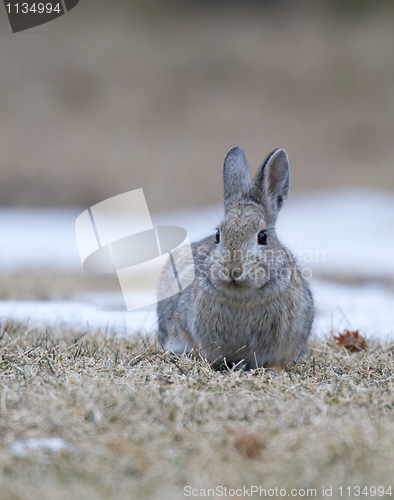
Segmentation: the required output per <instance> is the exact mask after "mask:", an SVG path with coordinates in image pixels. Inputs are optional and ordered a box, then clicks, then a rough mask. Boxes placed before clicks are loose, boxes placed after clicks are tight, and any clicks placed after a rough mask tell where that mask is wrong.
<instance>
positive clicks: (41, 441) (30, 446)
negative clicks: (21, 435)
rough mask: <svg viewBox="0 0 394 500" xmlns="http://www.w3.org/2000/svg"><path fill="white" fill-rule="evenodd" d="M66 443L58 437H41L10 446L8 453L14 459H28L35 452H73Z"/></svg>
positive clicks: (23, 440) (22, 440)
mask: <svg viewBox="0 0 394 500" xmlns="http://www.w3.org/2000/svg"><path fill="white" fill-rule="evenodd" d="M73 449H74V448H73V446H71V445H70V444H69V443H67V441H65V440H64V439H62V438H59V437H41V438H30V439H21V440H19V441H14V442H13V443H11V445H10V452H11V454H12V455H14V456H15V457H19V458H29V457H30V456H32V455H34V454H36V453H37V452H41V453H43V452H52V453H60V452H62V451H65V450H73Z"/></svg>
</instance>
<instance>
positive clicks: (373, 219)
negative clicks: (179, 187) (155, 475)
mask: <svg viewBox="0 0 394 500" xmlns="http://www.w3.org/2000/svg"><path fill="white" fill-rule="evenodd" d="M82 212H83V209H82V208H80V209H79V208H72V209H58V208H57V209H41V208H40V209H37V208H31V209H11V208H1V209H0V234H1V237H2V245H1V251H0V270H1V271H3V272H4V271H9V272H12V271H18V270H23V269H30V270H33V269H40V268H41V269H45V268H52V269H59V270H60V269H62V270H69V269H74V270H81V269H82V266H81V261H80V258H79V254H78V247H77V243H76V237H75V219H76V218H77V216H78V215H79V214H80V213H82ZM222 217H223V209H222V207H220V206H206V207H199V208H195V209H187V210H177V211H172V212H166V213H161V214H152V220H153V222H154V224H155V225H156V226H157V225H174V226H177V225H178V226H181V227H184V228H185V229H186V230H187V231H188V233H189V237H190V240H191V241H198V240H199V239H200V238H203V237H205V236H208V235H210V234H214V232H215V228H216V227H217V225H218V224H219V222H220V221H221V219H222ZM393 223H394V194H392V193H389V192H385V191H378V190H370V189H361V188H346V189H341V190H332V191H321V192H306V193H304V194H301V193H298V194H296V195H294V196H293V197H290V199H289V200H288V201H287V202H286V203H285V205H284V208H283V210H282V211H281V213H280V214H279V219H278V228H277V232H278V235H279V237H280V239H281V240H282V241H283V242H284V243H285V244H286V245H288V246H289V248H290V249H291V250H292V251H293V252H294V253H295V255H296V257H298V258H299V260H301V262H303V264H304V265H306V266H308V267H310V268H311V269H312V271H316V272H318V273H320V274H323V275H324V276H328V275H333V276H337V275H340V274H346V275H352V276H357V277H360V278H367V279H369V278H385V279H386V278H389V279H394V259H393V255H394V231H392V230H391V228H392V226H393ZM311 259H312V260H311Z"/></svg>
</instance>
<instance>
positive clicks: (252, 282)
mask: <svg viewBox="0 0 394 500" xmlns="http://www.w3.org/2000/svg"><path fill="white" fill-rule="evenodd" d="M223 178H224V199H225V208H226V214H225V218H224V220H223V221H222V222H221V223H220V225H219V231H220V242H219V243H218V244H217V243H215V234H213V235H212V236H209V237H207V238H205V239H204V240H202V241H199V242H197V243H194V244H193V245H192V250H193V257H194V262H195V268H196V278H195V279H194V281H193V283H192V284H191V285H190V286H188V287H187V288H186V289H184V290H182V291H181V292H180V293H178V294H177V295H175V296H172V297H170V298H168V299H165V300H162V301H161V302H159V304H158V315H159V331H158V336H159V340H160V342H161V344H162V345H163V347H164V348H165V349H171V350H173V351H174V352H179V353H182V352H185V351H186V352H188V351H190V350H192V349H193V348H197V349H199V350H200V351H201V352H202V354H204V355H205V356H206V357H207V358H208V360H209V361H210V362H211V363H212V364H213V366H218V365H219V364H220V363H222V362H223V361H224V360H226V362H227V364H228V365H229V366H231V364H232V363H238V362H242V360H243V362H244V363H246V365H247V367H249V368H256V365H257V366H258V367H261V366H266V367H284V366H285V365H286V364H287V363H288V362H289V361H291V360H296V359H297V358H298V356H299V355H300V354H301V353H302V351H303V350H304V349H305V347H306V344H307V341H308V337H309V335H310V332H311V326H312V321H313V314H314V307H313V299H312V294H311V292H310V289H309V287H308V284H307V283H306V281H305V280H304V279H303V277H302V275H301V273H300V271H299V269H298V267H297V265H296V263H295V260H294V257H293V256H292V255H291V254H290V252H289V251H288V250H287V249H286V248H285V247H284V246H283V245H282V244H281V243H280V242H279V240H278V238H277V235H276V232H275V222H276V218H277V214H278V211H279V210H280V208H281V206H282V204H283V202H284V200H285V199H286V197H287V195H288V191H289V186H290V168H289V163H288V158H287V153H286V151H284V150H283V149H278V150H276V151H274V152H273V153H271V155H269V156H268V157H267V159H266V160H265V162H264V163H263V164H262V165H261V167H260V169H259V170H258V172H257V174H256V177H255V179H254V180H253V182H252V184H250V180H249V168H248V164H247V162H246V158H245V155H244V152H243V150H242V149H241V148H238V147H236V148H232V149H231V150H230V152H229V153H228V154H227V156H226V159H225V162H224V166H223ZM262 230H266V233H267V237H268V238H267V245H259V244H258V234H259V232H260V231H262ZM171 272H172V268H171V264H170V263H167V266H166V267H165V269H164V271H163V274H162V276H161V280H160V284H159V295H160V293H163V292H165V289H166V287H167V286H168V285H167V283H169V276H170V273H171Z"/></svg>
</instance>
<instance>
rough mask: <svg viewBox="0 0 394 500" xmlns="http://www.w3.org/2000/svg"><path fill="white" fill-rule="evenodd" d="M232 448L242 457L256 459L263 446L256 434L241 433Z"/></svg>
mask: <svg viewBox="0 0 394 500" xmlns="http://www.w3.org/2000/svg"><path fill="white" fill-rule="evenodd" d="M234 446H235V448H236V449H237V450H238V451H239V453H240V454H241V455H243V456H244V457H247V458H257V457H258V456H259V455H260V453H261V451H262V450H263V448H264V446H265V444H264V442H263V441H262V439H261V438H260V436H258V435H257V434H253V433H250V432H246V431H243V432H240V433H239V434H238V437H237V439H236V440H235V442H234Z"/></svg>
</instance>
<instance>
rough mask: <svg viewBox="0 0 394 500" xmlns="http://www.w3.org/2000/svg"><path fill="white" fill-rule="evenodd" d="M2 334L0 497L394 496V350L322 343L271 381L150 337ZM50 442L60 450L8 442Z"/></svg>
mask: <svg viewBox="0 0 394 500" xmlns="http://www.w3.org/2000/svg"><path fill="white" fill-rule="evenodd" d="M0 338H1V340H0V377H1V378H0V380H1V382H0V383H1V385H0V390H1V397H0V401H1V404H0V442H1V445H0V483H1V485H2V494H1V498H2V500H8V499H13V500H16V499H23V500H30V499H43V500H46V499H49V498H50V499H69V498H74V499H82V498H89V500H94V499H117V498H144V499H156V498H157V499H159V498H160V499H167V498H168V499H176V498H185V495H184V493H188V492H191V489H190V488H197V489H199V490H201V489H204V491H203V492H205V493H206V494H208V488H216V487H223V488H228V490H227V494H228V495H230V494H231V493H230V489H231V488H234V489H237V488H238V489H239V488H241V489H242V488H244V487H246V488H250V487H251V486H256V485H257V486H258V487H260V486H261V487H262V488H266V489H267V490H268V489H269V488H272V489H275V488H276V487H277V488H278V491H279V490H280V489H282V490H284V489H285V490H286V495H287V494H289V493H290V491H291V490H292V489H296V490H299V489H301V491H300V493H299V496H302V494H303V493H304V494H305V492H306V491H307V490H308V489H309V490H313V489H316V495H317V498H320V497H322V488H323V487H324V488H325V489H327V488H330V487H332V488H333V497H334V498H339V491H340V490H339V489H338V488H339V487H340V486H342V487H343V496H344V497H346V496H347V493H348V490H347V489H346V488H347V487H350V488H351V494H352V495H353V493H354V492H356V493H357V491H358V490H357V488H356V487H357V486H359V487H361V488H362V489H363V488H364V487H365V486H367V487H368V488H372V487H374V486H375V487H378V486H383V487H384V488H383V490H382V489H381V490H379V491H380V492H381V491H384V495H382V496H384V497H385V498H390V495H389V494H387V495H386V492H387V489H388V488H389V487H390V485H391V483H392V460H393V459H394V450H393V446H392V442H391V438H390V436H393V435H394V422H393V418H392V412H393V404H394V400H393V381H394V363H393V350H394V345H385V346H382V345H379V344H372V345H370V346H369V348H368V350H367V351H364V352H359V353H354V354H351V353H349V352H348V351H346V350H345V349H344V348H342V350H340V348H339V347H338V346H336V343H335V341H333V339H332V338H329V337H327V339H326V340H325V341H320V342H319V343H313V344H312V345H311V346H310V350H309V352H308V353H307V354H306V355H305V356H304V357H303V359H301V360H299V362H298V363H297V365H295V366H292V367H289V368H288V369H287V370H286V371H285V372H283V373H282V374H279V375H277V374H275V373H273V372H271V371H269V370H264V369H258V370H257V369H256V370H251V371H247V372H245V371H242V370H237V369H235V370H224V371H218V372H216V371H213V370H212V369H211V368H210V367H209V366H208V365H207V363H206V362H205V361H204V360H202V359H199V358H196V357H194V358H193V357H188V356H174V355H171V354H170V353H164V352H162V351H161V349H160V348H159V346H158V345H157V344H156V341H155V338H154V336H152V337H151V338H148V339H147V338H137V337H135V338H130V337H129V338H125V337H123V338H122V337H115V338H114V337H112V336H111V335H110V334H108V333H107V335H104V334H102V333H100V332H94V331H91V332H89V331H87V330H81V331H72V330H66V329H61V328H59V329H54V330H49V329H47V330H45V331H44V330H42V331H40V330H35V331H28V329H27V328H26V326H25V325H23V324H17V323H11V322H10V323H8V324H3V326H2V330H1V334H0ZM47 437H59V438H62V439H63V440H64V443H65V447H64V449H63V450H62V451H58V452H57V451H53V450H52V451H51V450H50V449H49V448H45V447H43V448H41V449H38V450H35V451H34V450H33V451H28V450H27V451H25V452H23V453H21V452H20V451H19V452H18V451H17V448H16V447H15V444H13V443H15V441H21V442H22V446H23V444H25V445H26V443H27V442H28V441H26V440H28V439H30V438H39V439H42V438H47ZM393 486H394V485H393ZM185 487H190V488H189V489H188V488H186V489H184V488H185ZM353 488H355V489H353ZM303 490H305V491H304V492H303ZM220 491H222V492H224V489H223V490H216V493H218V494H217V497H219V492H220ZM365 491H367V490H365ZM376 491H378V490H376ZM368 492H369V493H371V492H373V488H372V490H371V489H369V490H368ZM389 492H390V491H388V493H389ZM393 492H394V491H393ZM194 493H197V492H196V491H194ZM198 493H201V491H199V492H198ZM232 493H233V494H234V492H232ZM235 493H236V494H237V495H238V497H239V495H240V494H241V495H242V497H244V498H246V497H247V496H248V495H247V493H248V491H247V490H246V493H245V492H244V491H243V490H242V491H241V490H238V492H235ZM282 493H283V491H282ZM294 493H295V492H294ZM312 493H313V492H311V491H310V492H309V495H310V496H311V495H312ZM212 494H213V491H210V495H211V497H212ZM296 494H297V493H296ZM352 495H351V496H352ZM255 496H257V494H256V493H255ZM326 496H327V495H326ZM370 496H372V495H370ZM376 496H378V494H377V495H376Z"/></svg>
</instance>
